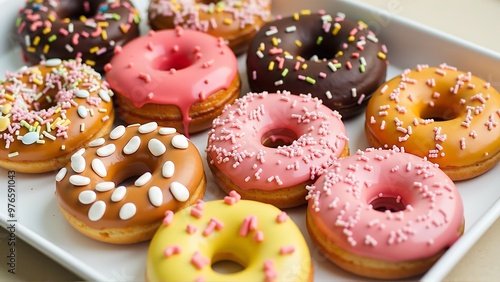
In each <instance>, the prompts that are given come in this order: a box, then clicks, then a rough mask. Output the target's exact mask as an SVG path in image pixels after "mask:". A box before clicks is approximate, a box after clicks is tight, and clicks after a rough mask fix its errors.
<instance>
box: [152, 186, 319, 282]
mask: <svg viewBox="0 0 500 282" xmlns="http://www.w3.org/2000/svg"><path fill="white" fill-rule="evenodd" d="M240 198H241V197H240V195H239V194H238V193H236V192H234V191H232V192H230V193H229V195H228V196H226V197H225V198H224V200H217V201H209V202H203V201H199V202H197V203H196V204H195V205H192V206H190V207H187V208H185V209H183V210H181V211H178V212H176V213H175V214H174V213H173V212H171V211H169V212H167V213H166V215H165V218H164V221H163V224H162V226H160V228H159V229H158V231H157V232H156V234H155V235H154V237H153V239H152V240H151V243H150V245H149V249H148V254H147V261H146V281H151V282H152V281H297V282H298V281H300V282H302V281H312V280H313V268H312V260H311V255H310V252H309V248H308V246H307V244H306V241H305V239H304V236H303V235H302V233H301V232H300V230H299V228H298V227H297V225H296V224H295V223H294V222H293V221H292V219H290V218H289V217H288V215H287V214H286V213H285V212H283V211H281V210H279V209H278V208H276V207H274V206H272V205H269V204H264V203H260V202H255V201H248V200H241V199H240ZM219 261H232V262H234V263H236V264H239V265H240V266H241V267H242V270H241V271H238V272H234V273H222V272H218V271H217V270H214V268H213V267H212V266H213V265H214V264H215V263H217V262H219Z"/></svg>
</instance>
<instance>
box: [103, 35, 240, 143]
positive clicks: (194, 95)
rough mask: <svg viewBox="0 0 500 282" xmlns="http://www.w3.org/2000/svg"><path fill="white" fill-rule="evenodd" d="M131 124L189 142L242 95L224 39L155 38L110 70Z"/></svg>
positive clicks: (130, 49)
mask: <svg viewBox="0 0 500 282" xmlns="http://www.w3.org/2000/svg"><path fill="white" fill-rule="evenodd" d="M105 69H106V80H107V81H108V83H109V84H110V86H111V88H112V89H114V90H115V93H116V107H117V109H118V114H119V116H120V117H121V119H123V120H124V121H125V122H127V123H129V124H133V123H141V124H142V123H147V122H150V121H156V122H158V124H160V125H162V126H168V127H174V128H176V129H177V130H178V131H179V132H182V133H184V134H185V135H187V136H189V134H190V133H195V132H199V131H202V130H205V129H207V128H209V127H210V125H211V123H212V120H213V119H214V118H215V117H217V116H218V115H220V113H221V112H222V109H223V108H224V105H226V104H228V103H232V102H233V101H234V100H235V99H236V98H237V97H238V96H239V95H240V88H241V83H240V77H239V74H238V62H237V61H236V57H235V55H234V54H233V52H231V50H230V49H229V48H228V47H227V45H225V43H224V42H223V41H222V40H221V39H217V38H215V37H213V36H211V35H208V34H205V33H202V32H199V31H193V30H184V29H182V28H180V27H178V28H176V29H170V30H161V31H157V32H154V31H152V32H150V33H149V35H147V36H142V37H139V38H136V39H134V40H132V41H131V42H129V43H128V44H127V45H126V46H124V47H123V48H122V49H120V52H117V54H116V55H115V56H114V57H113V59H112V60H111V62H110V63H109V64H107V65H106V67H105Z"/></svg>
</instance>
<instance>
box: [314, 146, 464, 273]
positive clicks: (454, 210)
mask: <svg viewBox="0 0 500 282" xmlns="http://www.w3.org/2000/svg"><path fill="white" fill-rule="evenodd" d="M308 189H309V194H308V199H309V206H308V209H307V229H308V231H309V234H310V236H311V239H312V240H313V242H314V243H315V244H316V245H317V246H318V247H319V248H320V250H322V251H323V252H324V253H325V254H326V256H327V257H328V258H329V259H330V260H331V261H332V262H334V263H335V264H337V265H338V266H339V267H341V268H344V269H346V270H348V271H350V272H353V273H356V274H358V275H362V276H366V277H372V278H380V279H402V278H407V277H412V276H415V275H417V274H421V273H423V272H425V271H426V270H427V269H429V268H430V267H431V266H432V264H433V263H434V262H435V261H436V260H437V259H439V257H440V256H441V255H442V254H443V253H444V252H445V250H446V249H448V248H449V247H450V246H451V245H452V244H453V243H454V242H455V241H457V240H458V238H459V237H460V236H461V235H462V233H463V228H464V212H463V205H462V199H461V197H460V194H459V192H458V190H457V189H456V187H455V185H454V183H453V182H452V181H451V179H450V178H449V177H448V176H447V175H446V174H445V173H444V172H443V171H441V170H440V169H439V168H437V166H436V165H435V164H432V163H430V162H428V161H426V160H424V159H421V158H420V157H417V156H415V155H411V154H407V153H404V152H398V151H395V150H375V149H367V150H366V151H365V152H363V151H358V152H357V153H356V154H354V155H351V156H349V157H346V158H344V159H341V160H339V161H337V162H335V163H334V164H333V165H332V167H331V169H329V170H328V171H327V172H326V173H325V174H323V175H322V176H321V177H319V178H318V180H317V181H316V182H315V183H314V185H312V186H309V187H308Z"/></svg>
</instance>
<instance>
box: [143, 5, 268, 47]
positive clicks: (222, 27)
mask: <svg viewBox="0 0 500 282" xmlns="http://www.w3.org/2000/svg"><path fill="white" fill-rule="evenodd" d="M148 16H149V25H150V26H151V28H152V29H153V30H160V29H168V28H174V27H175V26H182V27H183V28H186V29H193V30H198V31H202V32H206V33H208V34H210V35H212V36H215V37H222V38H224V39H225V40H226V41H227V42H228V45H229V47H230V48H231V49H232V50H233V52H234V53H235V54H237V55H238V54H241V53H244V52H245V50H246V49H247V46H248V43H249V42H250V41H251V40H252V38H253V36H254V35H255V33H256V32H257V30H259V29H260V27H261V26H262V25H264V24H265V23H266V22H267V21H269V20H270V19H271V0H242V1H234V0H223V1H218V0H208V1H207V0H153V1H151V3H150V5H149V9H148Z"/></svg>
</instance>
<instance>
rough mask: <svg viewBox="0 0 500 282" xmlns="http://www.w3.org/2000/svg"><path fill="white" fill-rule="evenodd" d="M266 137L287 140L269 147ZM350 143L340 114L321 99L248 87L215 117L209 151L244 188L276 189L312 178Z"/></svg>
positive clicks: (215, 161) (217, 165) (233, 179)
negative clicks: (263, 91) (257, 91)
mask: <svg viewBox="0 0 500 282" xmlns="http://www.w3.org/2000/svg"><path fill="white" fill-rule="evenodd" d="M270 133H272V134H270ZM266 138H269V139H282V140H284V141H285V143H286V144H285V145H283V146H280V147H277V148H274V147H267V146H265V145H264V144H263V141H262V140H263V139H266ZM346 144H347V137H346V130H345V127H344V124H343V123H342V121H341V117H340V115H339V114H338V113H337V112H335V111H332V110H330V109H329V108H327V107H326V106H324V105H323V104H322V103H321V101H320V100H318V99H316V98H312V97H311V96H310V95H291V94H290V93H288V92H283V93H277V94H276V93H275V94H268V93H248V94H247V95H245V96H244V97H242V98H240V99H238V100H236V101H235V103H234V104H233V105H231V106H230V107H227V108H226V109H225V110H224V112H223V113H222V115H220V116H219V117H218V118H216V119H215V120H214V122H213V128H212V130H211V131H210V132H209V138H208V145H207V149H206V152H207V154H208V155H209V156H210V158H211V161H212V163H213V164H214V165H215V166H216V167H217V168H218V169H219V170H221V171H222V172H223V173H224V175H226V176H227V177H229V178H230V179H231V181H232V182H233V183H235V184H236V185H237V186H239V187H240V188H242V189H260V190H276V189H281V188H286V187H291V186H295V185H299V184H301V183H303V182H306V181H308V180H309V179H314V178H315V177H316V175H318V174H320V173H321V171H322V170H324V169H325V168H327V167H328V165H329V164H330V163H331V162H333V160H334V159H335V158H337V157H338V156H339V155H340V154H341V153H342V151H343V150H344V148H345V146H346Z"/></svg>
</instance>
